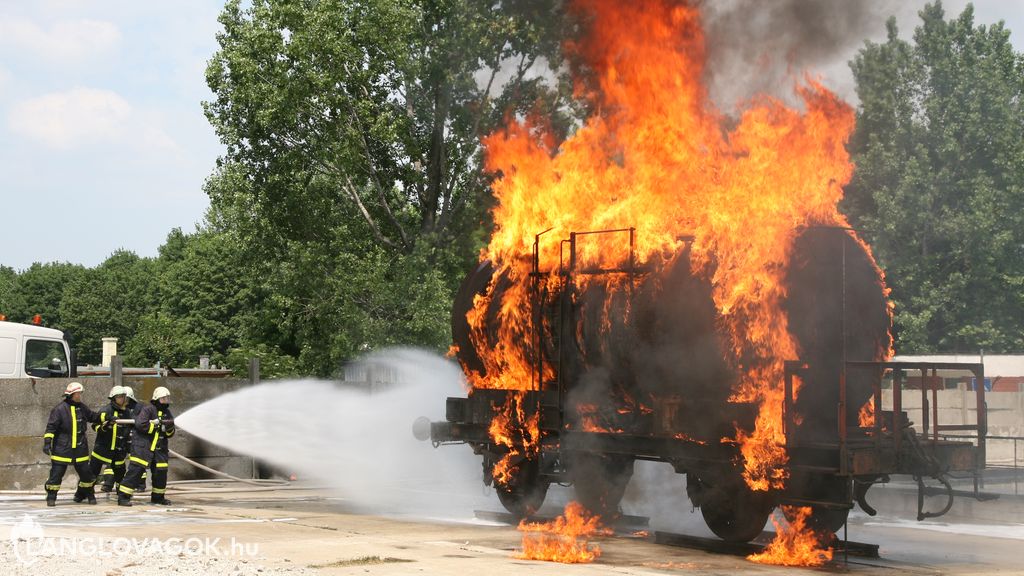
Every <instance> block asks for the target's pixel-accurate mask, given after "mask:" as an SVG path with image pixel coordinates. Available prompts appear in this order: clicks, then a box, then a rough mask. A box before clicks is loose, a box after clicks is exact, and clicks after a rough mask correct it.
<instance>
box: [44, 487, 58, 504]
mask: <svg viewBox="0 0 1024 576" xmlns="http://www.w3.org/2000/svg"><path fill="white" fill-rule="evenodd" d="M46 505H47V506H56V505H57V491H56V490H47V491H46Z"/></svg>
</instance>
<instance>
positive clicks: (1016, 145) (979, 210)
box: [844, 2, 1024, 353]
mask: <svg viewBox="0 0 1024 576" xmlns="http://www.w3.org/2000/svg"><path fill="white" fill-rule="evenodd" d="M920 17H921V24H920V25H919V26H918V27H917V29H916V30H915V31H914V34H913V41H912V42H910V41H907V40H903V39H901V38H900V37H899V31H898V30H897V27H896V24H895V20H890V21H889V23H888V39H887V40H886V41H885V42H883V43H870V42H869V43H867V44H866V45H865V47H864V48H863V49H862V50H861V51H860V53H859V54H858V55H857V56H856V58H855V59H854V60H853V62H852V63H851V67H852V69H853V73H854V77H855V79H856V83H857V94H858V96H859V98H860V107H859V110H858V124H857V131H856V134H855V136H854V138H853V141H852V142H851V144H850V149H851V152H852V156H853V160H854V163H855V164H856V171H855V173H854V178H853V182H852V183H851V185H850V186H849V188H848V190H847V199H846V203H845V206H844V208H845V209H846V211H847V213H848V214H849V215H850V217H851V220H852V221H853V223H854V225H855V226H857V227H858V228H860V229H862V230H863V231H864V233H865V235H866V237H867V239H868V241H869V243H870V244H871V245H872V247H873V248H874V251H875V254H876V256H877V258H878V260H879V262H880V264H881V265H882V267H883V268H884V270H885V272H886V276H887V280H888V283H889V285H890V287H891V288H892V299H893V301H894V303H895V305H896V317H895V324H896V331H897V332H896V342H897V350H898V351H899V352H903V353H913V352H957V351H960V352H977V351H978V350H979V349H984V350H985V351H987V352H1010V351H1020V350H1022V349H1024V331H1022V326H1024V211H1022V208H1024V93H1022V91H1024V57H1022V55H1021V54H1019V53H1016V52H1015V51H1014V50H1013V46H1012V44H1011V43H1010V31H1009V30H1007V29H1006V28H1005V27H1004V26H1003V24H1002V23H1000V24H996V25H993V26H983V25H976V24H975V22H974V12H973V8H972V7H971V6H968V7H967V8H966V9H965V10H964V11H963V13H961V14H960V16H959V17H956V18H954V19H950V20H947V19H946V17H945V12H944V10H943V7H942V3H941V2H934V3H931V4H928V5H927V6H926V7H925V8H924V9H923V10H922V11H921V12H920Z"/></svg>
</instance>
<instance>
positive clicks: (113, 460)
mask: <svg viewBox="0 0 1024 576" xmlns="http://www.w3.org/2000/svg"><path fill="white" fill-rule="evenodd" d="M108 398H110V404H108V405H107V406H104V407H103V409H102V410H100V412H99V415H100V423H99V424H93V429H94V430H96V445H95V446H94V447H93V449H92V458H91V461H90V463H89V468H90V470H91V471H92V475H93V476H94V477H96V479H97V480H98V479H99V478H100V471H101V470H102V471H103V487H102V488H101V489H102V490H103V491H104V492H110V491H111V490H113V487H114V482H121V479H122V478H123V477H124V463H125V460H127V459H128V428H130V427H129V426H123V425H119V424H118V423H117V419H118V418H121V419H124V418H128V417H129V416H128V397H127V395H126V394H125V390H124V387H123V386H114V387H113V388H111V389H110V394H109V395H108ZM111 423H112V424H111ZM108 482H109V484H108Z"/></svg>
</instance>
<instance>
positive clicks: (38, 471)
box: [0, 377, 253, 490]
mask: <svg viewBox="0 0 1024 576" xmlns="http://www.w3.org/2000/svg"><path fill="white" fill-rule="evenodd" d="M70 381H71V380H68V379H45V380H42V379H40V380H34V379H24V380H0V490H17V489H33V490H34V489H42V485H43V483H44V482H45V481H46V476H47V474H48V471H49V469H50V459H49V457H48V456H46V455H45V454H43V450H42V446H43V432H44V431H45V429H46V420H47V418H48V417H49V414H50V410H51V409H52V408H53V407H54V406H55V405H56V404H57V403H58V402H60V401H61V400H62V397H63V392H64V388H65V387H66V386H67V383H68V382H70ZM78 381H80V382H82V385H83V386H84V387H85V392H84V394H83V397H82V400H83V402H84V403H85V404H87V405H88V406H89V407H90V408H93V409H94V410H95V409H99V408H101V407H102V406H104V405H105V404H106V403H107V393H108V392H109V391H110V388H111V386H113V380H112V379H111V378H79V379H78ZM124 384H125V385H128V386H131V387H132V388H133V389H134V390H135V397H136V398H138V399H139V400H140V401H144V402H145V401H148V400H149V398H152V394H153V389H154V388H156V387H157V386H166V387H167V388H169V389H170V391H171V398H172V407H173V411H174V413H175V414H176V415H178V414H182V413H184V412H185V411H186V410H188V409H189V408H192V407H193V406H195V405H197V404H200V403H202V402H204V401H206V400H209V399H211V398H214V397H216V396H219V395H221V394H224V393H225V392H230V391H232V390H237V389H238V388H241V387H243V386H248V385H249V382H248V381H247V380H228V379H198V378H138V379H133V378H128V377H125V378H124ZM93 441H94V435H93V434H92V432H91V431H90V433H89V447H90V448H92V446H93ZM170 447H171V450H174V451H175V452H178V453H180V454H182V455H183V456H186V457H188V458H191V459H193V460H196V461H197V462H200V463H202V464H204V465H206V466H209V467H211V468H214V469H216V470H221V471H223V472H227V473H228V474H232V475H235V476H240V477H244V478H250V477H252V474H253V461H252V459H251V458H249V457H244V456H239V455H237V454H233V453H231V452H228V451H227V450H224V449H223V448H219V447H217V446H214V445H212V444H210V443H208V442H204V441H202V440H199V439H198V438H195V437H194V436H191V435H190V434H188V432H186V431H184V430H181V431H179V432H178V434H176V435H175V436H174V437H173V438H171V441H170ZM206 477H209V474H207V473H205V472H201V471H199V470H197V469H195V468H194V467H192V466H190V465H188V464H184V463H183V462H181V461H180V460H178V459H176V458H171V467H170V478H171V479H172V480H184V479H192V478H206ZM77 481H78V480H77V477H76V475H75V474H74V472H73V471H71V470H69V471H68V474H67V475H65V477H64V489H65V490H66V489H68V488H69V487H72V486H74V485H75V483H77Z"/></svg>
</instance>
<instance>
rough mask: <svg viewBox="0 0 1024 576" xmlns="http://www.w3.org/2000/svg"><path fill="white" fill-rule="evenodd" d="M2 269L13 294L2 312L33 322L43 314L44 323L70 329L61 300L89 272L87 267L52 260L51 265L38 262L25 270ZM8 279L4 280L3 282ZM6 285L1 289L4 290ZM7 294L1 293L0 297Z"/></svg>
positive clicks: (11, 318) (10, 292)
mask: <svg viewBox="0 0 1024 576" xmlns="http://www.w3.org/2000/svg"><path fill="white" fill-rule="evenodd" d="M6 270H7V271H8V272H0V277H6V278H7V280H6V282H8V283H9V284H8V285H9V288H8V290H9V293H8V296H7V297H6V298H7V302H6V304H2V308H0V313H3V314H5V315H6V316H7V319H8V320H10V321H12V322H30V321H31V320H32V318H33V317H34V316H35V315H36V314H39V315H40V316H41V317H42V320H43V325H44V326H51V327H54V328H59V329H65V328H67V326H66V324H65V322H64V319H63V318H62V317H61V313H60V303H61V300H62V299H63V298H64V291H65V290H66V289H67V287H68V286H70V285H71V284H72V283H74V282H75V281H76V280H77V279H78V278H80V277H81V276H82V275H83V274H84V273H85V267H83V266H80V265H77V264H68V263H58V262H52V263H49V264H40V263H38V262H37V263H35V264H33V265H32V266H29V267H28V268H27V269H25V270H24V271H22V272H21V273H20V274H17V273H15V274H14V276H13V277H12V276H11V274H12V273H13V270H11V269H10V268H7V269H6ZM4 282H5V280H0V284H3V283H4ZM2 290H3V288H0V291H2ZM3 298H4V296H3V295H2V294H0V300H2V299H3Z"/></svg>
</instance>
